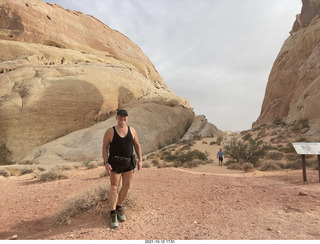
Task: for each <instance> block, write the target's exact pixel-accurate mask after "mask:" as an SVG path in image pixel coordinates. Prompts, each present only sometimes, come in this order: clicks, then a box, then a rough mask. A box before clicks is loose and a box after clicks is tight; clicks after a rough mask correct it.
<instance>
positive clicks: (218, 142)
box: [217, 136, 223, 146]
mask: <svg viewBox="0 0 320 244" xmlns="http://www.w3.org/2000/svg"><path fill="white" fill-rule="evenodd" d="M222 140H223V137H222V136H219V137H218V138H217V144H218V145H219V146H220V145H221V142H222Z"/></svg>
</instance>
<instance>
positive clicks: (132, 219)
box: [0, 166, 320, 240]
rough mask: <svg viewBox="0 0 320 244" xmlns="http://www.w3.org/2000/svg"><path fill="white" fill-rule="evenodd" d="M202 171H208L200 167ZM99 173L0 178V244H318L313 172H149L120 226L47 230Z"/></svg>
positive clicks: (75, 224) (88, 218) (92, 223)
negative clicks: (17, 243) (13, 241)
mask: <svg viewBox="0 0 320 244" xmlns="http://www.w3.org/2000/svg"><path fill="white" fill-rule="evenodd" d="M206 167H207V169H206V172H210V170H209V169H208V167H210V166H206ZM103 170H104V168H103V167H99V168H96V169H91V170H88V169H84V168H80V169H74V170H71V171H68V175H69V178H68V179H65V180H61V181H55V182H47V183H39V182H37V180H36V179H33V178H30V175H26V176H21V177H16V178H14V177H11V178H8V179H6V178H3V177H1V178H0V190H1V199H0V208H1V216H0V222H1V227H0V239H10V238H12V237H13V236H14V235H17V238H18V239H47V240H48V239H56V240H57V239H58V240H59V239H67V240H68V239H74V240H79V239H81V240H101V239H116V240H124V239H130V240H136V239H139V240H141V239H142V240H189V239H192V240H194V239H196V240H197V239H199V240H212V239H219V240H225V239H227V240H232V239H233V240H234V239H237V240H239V239H245V240H247V239H259V240H262V239H263V240H268V239H276V240H286V239H300V240H301V239H316V240H317V239H320V183H319V179H318V172H317V171H314V170H313V171H308V172H307V174H308V182H307V183H303V182H302V174H301V171H300V170H298V171H281V172H276V173H272V172H271V173H270V172H268V173H263V174H262V173H260V172H257V171H256V172H253V173H240V172H238V174H235V172H233V174H230V175H226V174H222V173H225V172H228V171H227V170H226V169H225V168H224V167H220V168H219V169H218V167H217V166H215V167H213V166H211V171H212V172H214V171H220V173H221V174H220V175H219V174H212V173H202V172H195V171H193V173H192V172H187V171H185V170H178V169H174V168H163V169H156V168H149V169H146V168H144V169H142V170H141V171H140V172H137V173H136V176H135V180H134V183H133V185H132V189H131V194H135V195H136V197H137V198H138V199H139V200H138V202H137V207H136V208H134V209H130V211H127V217H128V220H127V221H126V222H124V223H120V226H119V228H118V229H115V230H113V229H110V228H109V224H108V220H107V219H106V217H105V216H104V215H99V214H95V213H93V212H89V213H86V214H83V215H81V216H79V217H76V218H73V219H71V220H70V223H68V225H67V224H66V223H63V224H61V225H59V226H58V227H53V226H52V221H53V220H52V216H53V215H54V214H55V213H56V212H57V211H58V209H59V207H60V206H61V204H62V203H63V202H64V201H65V200H66V199H67V198H68V197H70V195H72V194H74V193H79V192H83V191H85V190H87V189H90V188H92V187H93V186H95V185H96V184H99V183H101V182H104V181H106V180H108V178H107V179H106V178H100V174H101V172H102V171H103Z"/></svg>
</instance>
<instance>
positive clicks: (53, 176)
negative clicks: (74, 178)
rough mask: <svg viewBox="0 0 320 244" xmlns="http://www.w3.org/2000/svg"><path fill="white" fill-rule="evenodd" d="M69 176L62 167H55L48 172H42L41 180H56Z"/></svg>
mask: <svg viewBox="0 0 320 244" xmlns="http://www.w3.org/2000/svg"><path fill="white" fill-rule="evenodd" d="M67 178H68V176H67V175H66V174H65V173H64V172H63V171H62V170H61V169H58V168H53V169H51V170H49V171H48V172H45V173H42V174H41V175H40V176H39V181H41V182H47V181H54V180H63V179H67Z"/></svg>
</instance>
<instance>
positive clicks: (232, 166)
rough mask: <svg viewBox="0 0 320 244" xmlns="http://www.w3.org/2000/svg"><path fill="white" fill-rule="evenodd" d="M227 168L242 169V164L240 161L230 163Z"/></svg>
mask: <svg viewBox="0 0 320 244" xmlns="http://www.w3.org/2000/svg"><path fill="white" fill-rule="evenodd" d="M227 169H240V170H241V169H242V167H241V164H240V163H230V164H229V165H228V166H227Z"/></svg>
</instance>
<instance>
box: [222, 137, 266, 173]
mask: <svg viewBox="0 0 320 244" xmlns="http://www.w3.org/2000/svg"><path fill="white" fill-rule="evenodd" d="M266 149H267V145H266V144H265V143H264V142H263V141H262V140H259V139H258V138H256V139H251V138H250V139H249V140H248V142H242V141H238V140H237V138H233V139H231V140H230V141H229V142H228V144H227V146H226V147H225V153H226V156H227V157H229V158H230V159H231V160H233V161H235V162H238V163H240V164H243V163H252V164H253V165H254V166H255V167H257V166H258V162H259V160H260V159H261V158H263V157H264V156H265V154H266Z"/></svg>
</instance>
